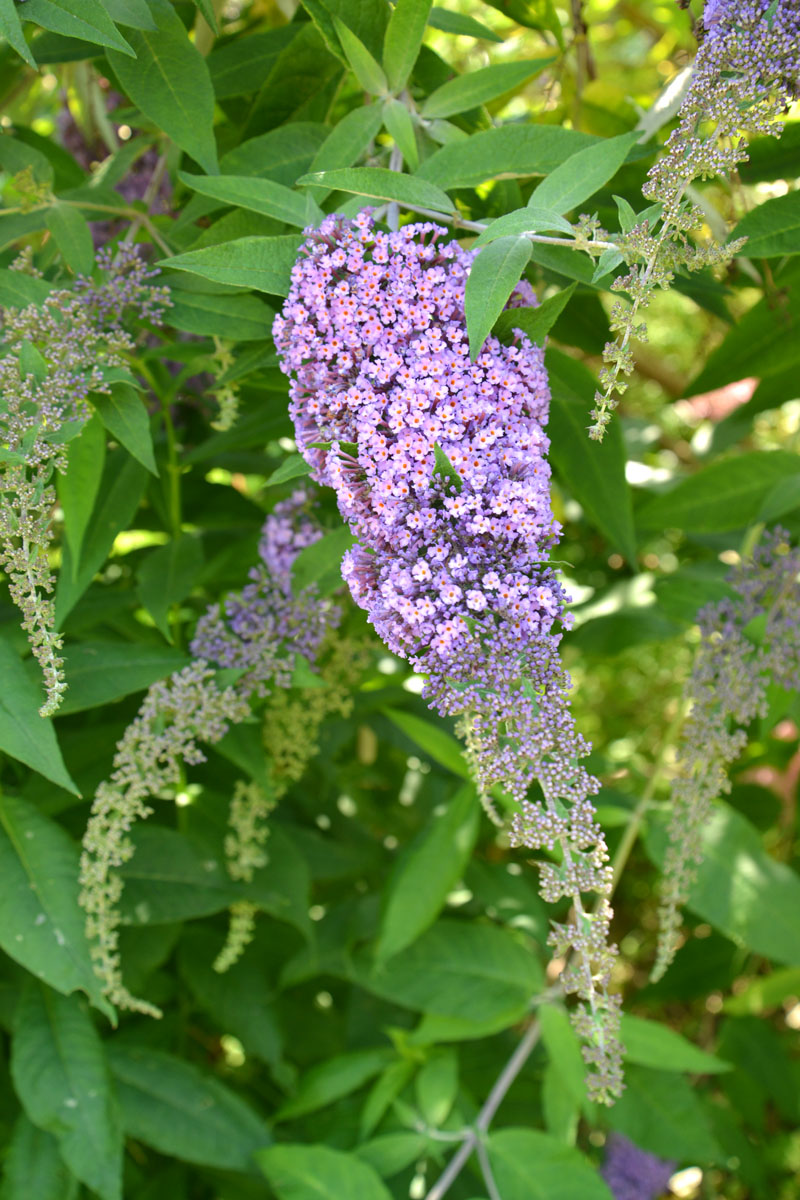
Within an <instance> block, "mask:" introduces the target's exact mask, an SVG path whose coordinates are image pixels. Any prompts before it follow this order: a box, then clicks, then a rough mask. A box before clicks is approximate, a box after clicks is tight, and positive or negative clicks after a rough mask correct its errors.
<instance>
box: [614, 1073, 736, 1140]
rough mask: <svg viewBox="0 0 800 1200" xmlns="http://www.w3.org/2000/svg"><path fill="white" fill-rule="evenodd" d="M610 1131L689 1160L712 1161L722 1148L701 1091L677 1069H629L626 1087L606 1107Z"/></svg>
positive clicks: (626, 1076)
mask: <svg viewBox="0 0 800 1200" xmlns="http://www.w3.org/2000/svg"><path fill="white" fill-rule="evenodd" d="M608 1120H609V1123H610V1125H611V1127H612V1129H616V1130H618V1131H619V1132H620V1133H624V1134H625V1136H626V1137H627V1138H630V1140H631V1141H632V1142H635V1143H636V1145H637V1146H641V1148H642V1149H643V1150H649V1151H650V1153H651V1154H658V1155H660V1156H661V1157H662V1158H667V1157H669V1156H671V1157H672V1158H673V1159H676V1158H677V1159H682V1160H684V1161H686V1162H701V1163H707V1162H714V1161H716V1160H717V1159H718V1157H719V1147H718V1146H717V1144H716V1142H715V1140H714V1136H713V1134H712V1132H711V1128H710V1126H709V1122H708V1117H707V1116H706V1112H705V1110H704V1108H703V1106H702V1104H701V1103H700V1099H699V1097H698V1096H697V1093H696V1092H695V1091H694V1090H693V1089H692V1087H691V1085H690V1084H689V1082H688V1081H687V1080H686V1079H683V1078H680V1077H677V1078H676V1076H675V1073H674V1072H673V1071H653V1070H650V1069H649V1068H647V1067H628V1069H627V1071H626V1072H625V1091H624V1092H623V1093H622V1096H621V1097H620V1099H619V1100H617V1101H616V1103H615V1104H614V1105H613V1107H612V1108H610V1109H609V1111H608Z"/></svg>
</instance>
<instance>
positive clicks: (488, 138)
mask: <svg viewBox="0 0 800 1200" xmlns="http://www.w3.org/2000/svg"><path fill="white" fill-rule="evenodd" d="M595 141H596V139H595V138H593V137H591V136H590V135H589V134H587V133H578V132H577V131H575V130H572V129H562V128H560V127H559V126H557V125H503V126H500V127H499V128H497V129H487V130H485V132H483V133H476V134H473V136H472V137H471V138H470V139H469V141H468V142H457V143H454V144H452V145H450V146H443V147H442V149H441V150H437V152H436V153H435V154H432V155H431V157H430V158H429V159H428V160H427V161H426V162H424V163H423V164H422V166H421V167H420V170H419V175H418V178H421V179H427V180H429V181H430V182H431V183H435V184H438V185H439V187H444V188H448V189H449V188H456V187H462V188H463V187H476V186H477V185H478V184H480V183H483V182H485V180H487V179H493V178H495V177H496V176H498V175H516V176H525V175H546V174H547V173H548V172H549V171H553V170H555V168H556V167H557V166H558V165H559V164H560V163H562V162H564V161H565V160H566V159H568V158H569V157H570V156H571V155H573V154H575V153H576V152H577V151H578V150H583V149H584V147H586V146H590V145H592V144H593V143H594V142H595Z"/></svg>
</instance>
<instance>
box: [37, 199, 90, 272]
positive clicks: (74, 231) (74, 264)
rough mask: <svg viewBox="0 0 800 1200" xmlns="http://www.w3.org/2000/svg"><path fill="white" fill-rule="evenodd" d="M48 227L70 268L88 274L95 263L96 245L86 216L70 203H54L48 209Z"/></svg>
mask: <svg viewBox="0 0 800 1200" xmlns="http://www.w3.org/2000/svg"><path fill="white" fill-rule="evenodd" d="M47 228H48V229H49V230H50V233H51V235H52V237H53V240H54V241H55V243H56V245H57V246H58V249H59V251H60V253H61V257H62V258H63V259H64V262H65V263H66V264H67V266H68V267H69V268H70V270H71V271H74V272H75V274H76V275H88V274H89V272H90V271H91V269H92V267H93V265H94V246H93V245H92V233H91V230H90V229H89V226H88V224H87V223H86V218H85V217H84V216H83V215H82V214H81V213H80V212H79V210H78V209H77V208H73V207H72V206H71V205H69V204H54V205H52V207H50V208H48V210H47Z"/></svg>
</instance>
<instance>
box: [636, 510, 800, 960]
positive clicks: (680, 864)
mask: <svg viewBox="0 0 800 1200" xmlns="http://www.w3.org/2000/svg"><path fill="white" fill-rule="evenodd" d="M729 583H730V586H731V591H732V595H731V596H730V597H729V598H726V599H724V600H721V601H719V602H718V603H716V604H709V605H706V606H705V607H704V608H702V609H701V610H700V612H699V613H698V615H697V621H698V625H699V626H700V634H701V642H700V646H699V647H698V651H697V654H696V657H695V662H694V666H693V669H692V674H691V677H690V679H689V681H688V683H687V686H686V701H687V703H688V705H689V710H688V715H687V718H686V721H685V722H684V726H683V729H682V731H681V738H680V742H679V746H678V770H677V772H676V775H675V778H674V780H673V782H672V794H671V797H670V826H669V834H670V845H669V847H668V850H667V855H666V858H665V860H664V872H663V881H662V886H661V909H660V914H659V915H660V937H659V946H658V954H657V959H656V965H655V967H654V969H653V977H654V978H659V977H660V976H661V975H663V974H664V972H665V971H666V969H667V967H668V966H669V964H670V962H671V961H672V958H673V957H674V954H675V950H676V947H677V939H678V934H679V931H680V925H681V918H680V909H681V907H682V906H683V905H684V904H685V903H686V901H687V899H688V895H689V891H690V888H691V885H692V883H693V882H694V879H695V876H696V874H697V867H698V865H699V863H700V862H701V861H702V834H703V829H704V828H705V826H706V825H707V823H708V819H709V816H710V813H711V806H712V804H713V802H714V801H715V800H716V799H717V798H718V797H720V796H721V795H724V794H725V793H726V792H729V791H730V788H731V784H730V779H729V777H728V770H729V768H730V765H731V764H732V763H733V762H735V760H736V759H737V758H738V757H739V755H740V754H741V752H742V750H743V749H744V747H745V746H746V744H747V732H746V730H747V726H748V725H749V724H750V722H751V721H753V720H754V719H755V718H756V717H762V718H764V717H766V716H767V714H768V712H769V688H770V685H773V684H774V685H777V686H778V687H780V688H783V689H785V690H786V691H789V692H794V691H797V690H798V689H799V688H800V619H798V613H800V549H798V548H796V547H793V546H792V545H791V544H790V542H789V540H788V534H787V533H786V532H785V530H782V529H776V530H774V531H773V532H772V533H770V534H769V535H767V536H766V537H765V539H764V541H763V543H762V544H761V545H759V546H756V548H755V549H754V551H753V554H752V556H751V557H748V558H745V559H744V560H743V561H742V562H741V563H740V564H739V565H738V566H737V567H736V568H735V569H734V570H733V571H732V572H731V574H730V576H729ZM759 627H760V628H759ZM756 631H757V632H756Z"/></svg>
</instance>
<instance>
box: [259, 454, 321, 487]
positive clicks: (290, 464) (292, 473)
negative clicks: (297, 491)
mask: <svg viewBox="0 0 800 1200" xmlns="http://www.w3.org/2000/svg"><path fill="white" fill-rule="evenodd" d="M310 473H311V467H310V466H309V465H308V463H307V462H306V460H305V459H304V458H303V456H302V455H301V454H290V455H289V457H288V458H285V459H284V460H283V462H282V463H281V465H280V466H279V467H278V468H277V469H276V470H275V471H273V472H272V474H271V475H270V477H269V478H268V479H267V480H266V482H265V484H264V486H265V487H275V486H276V485H277V484H279V483H288V482H289V480H290V479H298V478H299V477H300V476H301V475H309V474H310Z"/></svg>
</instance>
